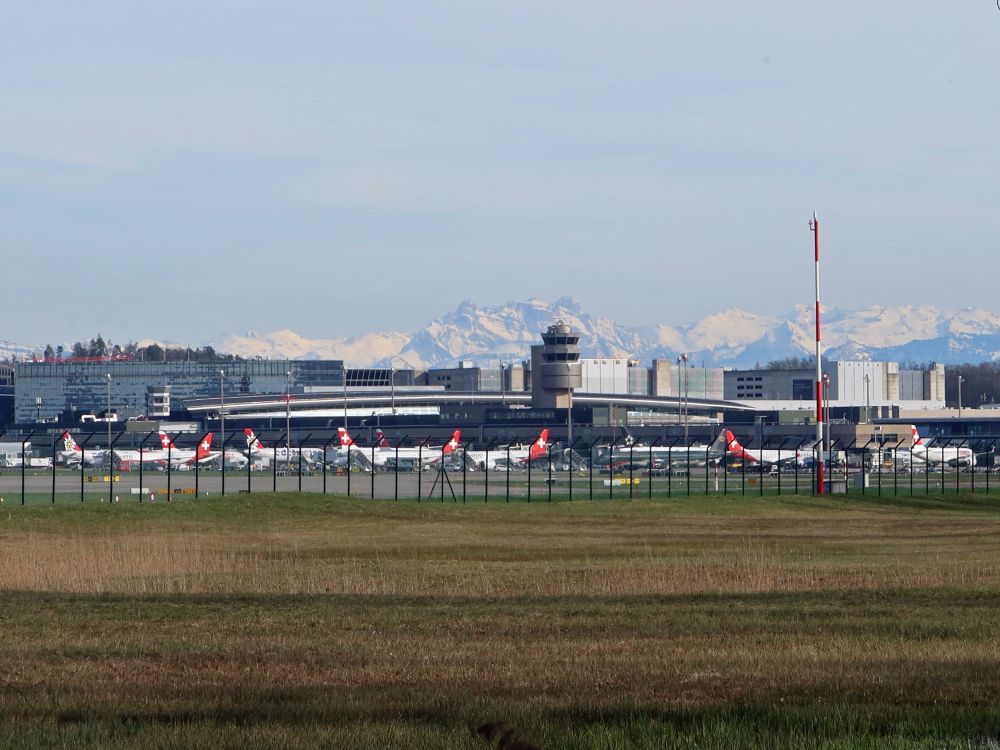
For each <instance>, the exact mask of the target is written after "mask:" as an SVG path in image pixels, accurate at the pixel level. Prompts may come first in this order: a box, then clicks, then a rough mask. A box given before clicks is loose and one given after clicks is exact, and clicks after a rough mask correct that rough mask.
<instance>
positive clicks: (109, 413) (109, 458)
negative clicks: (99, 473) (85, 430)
mask: <svg viewBox="0 0 1000 750" xmlns="http://www.w3.org/2000/svg"><path fill="white" fill-rule="evenodd" d="M107 378H108V410H107V412H106V413H105V415H104V418H105V421H107V423H108V466H111V373H110V372H109V373H108V374H107ZM112 470H114V469H113V468H112Z"/></svg>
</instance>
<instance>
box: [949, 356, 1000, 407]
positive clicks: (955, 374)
mask: <svg viewBox="0 0 1000 750" xmlns="http://www.w3.org/2000/svg"><path fill="white" fill-rule="evenodd" d="M959 376H961V378H962V406H964V407H976V406H983V405H985V404H1000V362H980V363H979V364H975V365H973V364H964V365H951V366H946V367H945V368H944V393H945V403H946V404H947V405H948V406H950V407H952V408H955V407H957V406H958V378H959Z"/></svg>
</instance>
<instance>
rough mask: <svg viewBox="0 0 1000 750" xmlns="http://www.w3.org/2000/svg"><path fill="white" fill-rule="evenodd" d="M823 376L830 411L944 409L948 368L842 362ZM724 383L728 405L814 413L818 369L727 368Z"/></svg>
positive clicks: (886, 413)
mask: <svg viewBox="0 0 1000 750" xmlns="http://www.w3.org/2000/svg"><path fill="white" fill-rule="evenodd" d="M824 374H825V375H827V376H829V386H828V388H827V390H826V394H825V398H826V399H827V400H828V402H829V407H830V409H831V410H838V409H855V410H859V409H860V410H867V411H868V412H869V414H868V416H869V419H870V418H871V417H886V418H888V417H892V416H893V413H894V412H898V411H899V410H900V409H902V410H912V409H943V408H944V405H945V398H944V376H945V372H944V365H940V364H939V365H933V366H932V367H931V368H930V369H928V370H906V369H903V368H901V367H900V366H899V363H897V362H869V361H839V362H827V363H826V366H825V367H824ZM723 381H724V389H723V398H724V399H725V400H727V401H737V402H751V403H754V404H756V405H759V409H760V410H762V411H802V410H805V411H814V410H815V403H816V371H815V370H814V369H808V370H727V371H725V372H724V373H723ZM862 413H864V412H862ZM856 421H861V420H856Z"/></svg>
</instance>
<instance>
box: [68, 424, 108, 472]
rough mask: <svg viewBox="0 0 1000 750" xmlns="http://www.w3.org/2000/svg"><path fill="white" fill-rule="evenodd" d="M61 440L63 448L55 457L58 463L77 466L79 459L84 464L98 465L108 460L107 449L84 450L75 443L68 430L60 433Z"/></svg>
mask: <svg viewBox="0 0 1000 750" xmlns="http://www.w3.org/2000/svg"><path fill="white" fill-rule="evenodd" d="M62 442H63V449H62V450H61V451H59V452H57V453H56V459H57V461H58V462H59V463H63V464H66V466H79V465H80V460H81V459H82V460H83V462H84V465H85V466H100V465H102V464H105V463H107V461H108V451H107V449H104V448H96V449H94V450H86V451H85V450H83V449H81V448H80V446H79V445H77V442H76V441H75V440H74V439H73V436H72V435H70V434H69V432H64V433H63V434H62Z"/></svg>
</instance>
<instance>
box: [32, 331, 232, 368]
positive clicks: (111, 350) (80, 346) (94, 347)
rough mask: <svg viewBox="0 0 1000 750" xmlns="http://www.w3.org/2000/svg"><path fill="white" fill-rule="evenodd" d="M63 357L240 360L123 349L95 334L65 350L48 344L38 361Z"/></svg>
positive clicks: (206, 349)
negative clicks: (93, 336) (94, 336)
mask: <svg viewBox="0 0 1000 750" xmlns="http://www.w3.org/2000/svg"><path fill="white" fill-rule="evenodd" d="M64 357H94V358H111V359H134V360H139V361H140V362H237V361H240V360H241V359H242V358H241V357H238V356H236V355H234V354H220V353H219V352H217V351H215V349H213V348H212V347H211V346H202V347H198V348H191V347H183V346H166V347H164V346H160V345H159V344H149V345H148V346H139V345H138V344H137V343H135V342H134V341H130V342H129V343H127V344H125V345H124V346H123V345H121V344H115V343H112V342H111V341H109V340H106V339H105V338H104V337H103V336H102V335H101V334H97V337H96V338H92V339H90V341H88V342H86V343H85V342H83V341H77V342H75V343H74V344H73V346H72V347H71V348H70V349H69V350H66V349H65V348H64V347H63V345H62V344H60V345H59V346H56V347H53V346H52V344H48V345H46V347H45V351H44V352H43V353H42V358H43V359H45V360H59V359H63V358H64ZM15 359H16V358H15Z"/></svg>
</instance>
